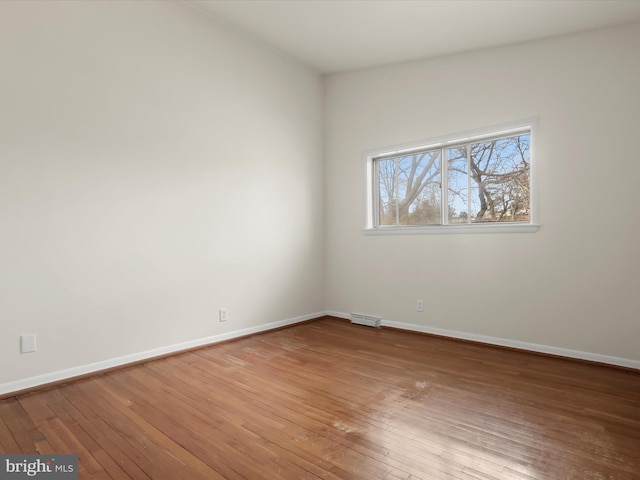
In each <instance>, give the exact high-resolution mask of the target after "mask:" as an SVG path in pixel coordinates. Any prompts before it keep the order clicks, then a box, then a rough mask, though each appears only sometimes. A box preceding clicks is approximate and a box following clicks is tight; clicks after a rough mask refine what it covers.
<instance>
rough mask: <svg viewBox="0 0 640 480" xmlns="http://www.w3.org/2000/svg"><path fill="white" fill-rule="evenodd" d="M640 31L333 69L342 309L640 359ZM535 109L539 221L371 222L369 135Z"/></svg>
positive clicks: (333, 189)
mask: <svg viewBox="0 0 640 480" xmlns="http://www.w3.org/2000/svg"><path fill="white" fill-rule="evenodd" d="M639 45H640V25H638V24H635V25H632V26H626V27H620V28H614V29H607V30H601V31H596V32H590V33H586V34H581V35H573V36H567V37H560V38H554V39H549V40H545V41H540V42H535V43H527V44H520V45H516V46H510V47H505V48H496V49H491V50H484V51H477V52H473V53H468V54H463V55H456V56H448V57H442V58H436V59H431V60H424V61H419V62H415V63H409V64H400V65H393V66H388V67H384V68H376V69H370V70H363V71H357V72H351V73H344V74H337V75H332V76H330V77H329V78H328V79H327V80H326V83H327V93H326V94H327V98H326V106H325V108H326V115H327V117H326V119H325V121H326V126H327V129H326V141H325V154H326V173H325V175H326V182H325V183H326V212H325V214H326V223H327V231H326V242H327V243H326V252H327V253H326V255H327V263H326V295H327V301H326V306H327V309H328V310H333V311H336V312H341V313H348V312H352V311H356V312H360V313H366V314H377V315H381V316H382V317H383V319H385V320H388V321H392V322H402V323H406V324H409V325H412V326H415V327H416V328H418V329H419V328H421V327H425V326H427V327H429V328H431V329H444V330H451V331H456V332H463V333H465V334H471V335H476V336H479V335H484V336H488V337H492V338H494V339H508V340H513V341H515V342H525V343H530V344H537V345H542V346H551V347H555V348H558V349H564V350H575V351H578V352H588V353H593V354H597V355H601V356H610V357H616V358H621V359H631V360H632V361H633V362H635V363H633V362H631V363H632V364H635V365H640V363H638V360H640V347H639V344H638V339H640V322H639V321H638V318H640V317H639V313H638V312H639V311H638V306H637V297H638V286H639V285H640V253H639V250H638V248H639V247H638V246H639V245H640V243H639V242H640V216H639V213H638V212H639V208H638V182H639V181H640V161H639V160H638V158H639V153H638V151H639V150H638V131H639V130H640V128H639V127H640V120H639V115H640V90H639V85H640V84H639V83H638V79H639V78H640V48H638V46H639ZM528 117H538V120H539V124H538V127H539V128H538V133H539V136H538V139H537V156H536V158H535V159H534V161H535V162H537V167H538V182H537V188H538V193H539V203H538V206H539V210H538V213H539V215H538V218H539V221H540V223H541V225H542V227H541V228H540V230H539V231H538V232H537V233H533V234H501V235H494V234H486V235H430V236H393V237H389V236H382V237H381V236H364V235H363V234H362V233H361V231H360V229H361V228H362V227H363V195H364V194H363V188H364V184H363V180H362V176H363V166H362V154H363V152H364V151H366V150H370V149H373V148H378V147H383V146H387V145H395V144H400V143H403V142H410V141H415V140H420V139H425V138H430V137H435V136H439V135H443V134H447V133H454V132H460V131H464V130H470V129H475V128H479V127H485V126H490V125H495V124H500V123H504V122H509V121H513V120H519V119H523V118H528ZM419 298H421V299H424V300H425V312H424V313H417V312H416V311H415V305H416V299H419Z"/></svg>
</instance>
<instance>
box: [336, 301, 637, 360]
mask: <svg viewBox="0 0 640 480" xmlns="http://www.w3.org/2000/svg"><path fill="white" fill-rule="evenodd" d="M326 314H327V315H331V316H333V317H338V318H346V319H348V318H349V314H348V313H344V312H336V311H327V312H326ZM381 326H382V327H392V328H399V329H402V330H409V331H412V332H420V333H430V334H432V335H439V336H441V337H450V338H457V339H461V340H471V341H474V342H480V343H487V344H489V345H499V346H501V347H510V348H517V349H519V350H528V351H531V352H538V353H546V354H549V355H557V356H559V357H568V358H575V359H579V360H587V361H590V362H597V363H604V364H608V365H617V366H620V367H627V368H633V369H636V370H640V360H633V359H630V358H620V357H611V356H609V355H602V354H599V353H591V352H582V351H579V350H569V349H567V348H560V347H552V346H549V345H540V344H537V343H528V342H521V341H519V340H510V339H507V338H500V337H489V336H487V335H478V334H475V333H467V332H460V331H458V330H446V329H442V328H435V327H429V326H426V325H416V324H415V323H404V322H394V321H391V320H385V319H382V322H381Z"/></svg>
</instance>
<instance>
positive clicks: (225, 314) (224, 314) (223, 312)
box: [218, 308, 229, 322]
mask: <svg viewBox="0 0 640 480" xmlns="http://www.w3.org/2000/svg"><path fill="white" fill-rule="evenodd" d="M218 318H219V319H220V321H221V322H226V321H227V320H229V312H228V311H227V309H226V308H221V309H220V310H219V311H218Z"/></svg>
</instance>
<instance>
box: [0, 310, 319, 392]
mask: <svg viewBox="0 0 640 480" xmlns="http://www.w3.org/2000/svg"><path fill="white" fill-rule="evenodd" d="M325 315H326V313H325V312H318V313H310V314H308V315H301V316H299V317H294V318H289V319H286V320H279V321H277V322H271V323H265V324H264V325H258V326H256V327H249V328H244V329H242V330H235V331H233V332H228V333H221V334H219V335H213V336H210V337H205V338H199V339H196V340H191V341H188V342H182V343H177V344H174V345H167V346H165V347H160V348H154V349H152V350H147V351H144V352H140V353H134V354H131V355H125V356H122V357H117V358H112V359H109V360H103V361H100V362H95V363H90V364H87V365H81V366H78V367H73V368H68V369H66V370H59V371H57V372H51V373H46V374H43V375H36V376H34V377H29V378H25V379H20V380H15V381H12V382H7V383H2V384H0V395H2V396H6V395H8V394H11V393H14V392H15V393H18V392H22V391H24V390H29V389H32V388H36V387H39V386H42V385H47V384H51V383H57V382H60V381H64V380H70V379H73V378H75V377H81V376H86V375H89V374H92V373H97V372H100V371H104V370H109V369H112V368H115V367H121V366H125V365H128V364H133V363H137V362H140V361H144V360H149V359H152V358H156V357H161V356H163V355H168V354H172V353H179V352H181V351H185V350H190V349H193V348H198V347H204V346H207V345H213V344H216V343H220V342H224V341H226V340H233V339H234V338H240V337H244V336H247V335H252V334H255V333H261V332H266V331H269V330H274V329H276V328H280V327H286V326H289V325H295V324H296V323H301V322H305V321H307V320H313V319H314V318H319V317H323V316H325Z"/></svg>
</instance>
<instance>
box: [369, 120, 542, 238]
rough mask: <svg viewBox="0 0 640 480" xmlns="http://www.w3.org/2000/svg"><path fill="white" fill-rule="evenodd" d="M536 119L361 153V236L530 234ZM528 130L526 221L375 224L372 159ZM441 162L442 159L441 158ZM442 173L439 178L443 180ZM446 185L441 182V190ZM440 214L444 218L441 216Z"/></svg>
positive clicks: (532, 228)
mask: <svg viewBox="0 0 640 480" xmlns="http://www.w3.org/2000/svg"><path fill="white" fill-rule="evenodd" d="M537 125H538V122H537V119H536V118H528V119H524V120H519V121H515V122H510V123H505V124H501V125H494V126H491V127H486V128H480V129H476V130H471V131H466V132H459V133H454V134H450V135H444V136H441V137H436V138H430V139H427V140H421V141H417V142H411V143H405V144H401V145H394V146H388V147H381V148H377V149H375V150H370V151H367V152H365V154H364V180H365V188H364V194H365V199H364V206H365V208H364V210H365V218H364V228H363V229H362V232H363V233H364V234H365V235H416V234H418V235H424V234H452V233H453V234H456V233H466V234H472V233H533V232H536V231H537V230H538V228H540V225H539V224H538V222H537V211H538V209H537V194H536V185H537V181H536V170H537V168H536V164H537V163H538V162H537V158H536V146H535V144H536V139H537V136H538V135H537ZM525 130H528V131H529V133H530V151H529V152H530V153H529V155H530V158H531V166H530V173H529V182H530V188H531V197H530V206H529V208H530V214H529V221H528V222H513V223H508V222H505V223H500V222H484V223H469V224H448V223H447V221H448V220H447V218H443V219H442V221H443V223H442V224H440V225H419V226H408V225H385V226H382V227H380V226H376V222H375V215H376V210H377V208H376V204H377V202H376V188H377V187H376V185H375V184H374V181H375V173H374V161H375V160H376V159H379V158H384V157H391V156H394V155H398V154H401V153H410V152H412V151H421V150H428V149H433V148H446V147H448V146H455V145H459V144H462V143H467V142H475V141H482V140H483V139H489V138H494V137H499V136H508V135H510V134H514V135H515V134H517V133H518V132H523V131H525ZM442 162H443V163H444V160H443V161H442ZM444 177H445V176H444V175H443V180H444V181H446V179H445V178H444ZM445 187H446V185H443V190H444V188H445ZM443 217H446V216H445V215H443Z"/></svg>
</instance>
